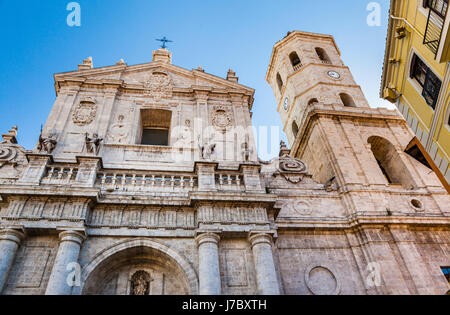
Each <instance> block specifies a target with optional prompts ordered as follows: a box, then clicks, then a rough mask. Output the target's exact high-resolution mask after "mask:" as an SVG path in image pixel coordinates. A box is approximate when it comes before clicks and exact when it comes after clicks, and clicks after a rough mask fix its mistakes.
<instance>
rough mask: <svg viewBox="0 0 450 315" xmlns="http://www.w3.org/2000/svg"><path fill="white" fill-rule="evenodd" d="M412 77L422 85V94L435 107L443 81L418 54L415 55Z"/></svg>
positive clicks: (429, 104)
mask: <svg viewBox="0 0 450 315" xmlns="http://www.w3.org/2000/svg"><path fill="white" fill-rule="evenodd" d="M411 77H412V78H414V79H416V80H417V82H418V83H419V84H420V86H421V87H422V96H423V98H424V99H425V101H426V103H427V104H428V106H430V107H431V108H432V109H435V108H436V103H437V100H438V97H439V92H440V91H441V86H442V82H441V80H440V79H439V78H438V77H437V76H436V75H435V74H434V72H433V71H432V70H431V69H430V68H429V67H428V66H427V65H426V64H425V63H424V62H423V61H422V60H421V59H420V58H419V57H418V56H417V55H414V57H413V62H412V65H411Z"/></svg>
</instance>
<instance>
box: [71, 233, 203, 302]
mask: <svg viewBox="0 0 450 315" xmlns="http://www.w3.org/2000/svg"><path fill="white" fill-rule="evenodd" d="M74 293H75V294H83V295H188V294H197V293H198V278H197V275H196V272H195V270H194V269H193V268H192V266H191V265H190V263H189V262H188V261H187V260H186V259H185V258H184V257H183V256H181V255H180V254H178V253H177V252H176V251H175V250H173V249H172V248H169V247H167V246H166V245H163V244H160V243H157V242H153V241H150V240H144V239H141V240H134V241H128V242H125V243H121V244H118V245H115V246H113V247H112V248H110V249H108V250H106V251H104V252H102V253H100V254H99V255H97V257H96V258H94V260H93V261H92V262H91V263H89V264H88V265H87V266H86V267H85V268H84V269H83V271H82V286H81V288H80V292H74Z"/></svg>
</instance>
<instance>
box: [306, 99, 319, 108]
mask: <svg viewBox="0 0 450 315" xmlns="http://www.w3.org/2000/svg"><path fill="white" fill-rule="evenodd" d="M317 103H319V100H318V99H317V98H313V99H310V100H309V102H308V106H311V105H314V104H317Z"/></svg>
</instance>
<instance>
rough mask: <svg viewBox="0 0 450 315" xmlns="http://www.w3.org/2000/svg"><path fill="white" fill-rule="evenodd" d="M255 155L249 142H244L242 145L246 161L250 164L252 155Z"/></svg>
mask: <svg viewBox="0 0 450 315" xmlns="http://www.w3.org/2000/svg"><path fill="white" fill-rule="evenodd" d="M252 153H253V150H252V149H250V146H249V145H248V142H247V141H246V142H244V143H243V144H242V154H243V155H244V161H245V162H248V161H249V160H250V155H251V154H252Z"/></svg>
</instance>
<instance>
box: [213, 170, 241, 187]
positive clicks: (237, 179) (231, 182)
mask: <svg viewBox="0 0 450 315" xmlns="http://www.w3.org/2000/svg"><path fill="white" fill-rule="evenodd" d="M241 179H242V176H241V175H240V174H229V173H228V174H221V173H219V174H216V187H217V189H218V190H219V191H221V190H223V191H243V190H245V189H244V187H243V186H242V185H241V184H242V180H241Z"/></svg>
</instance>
